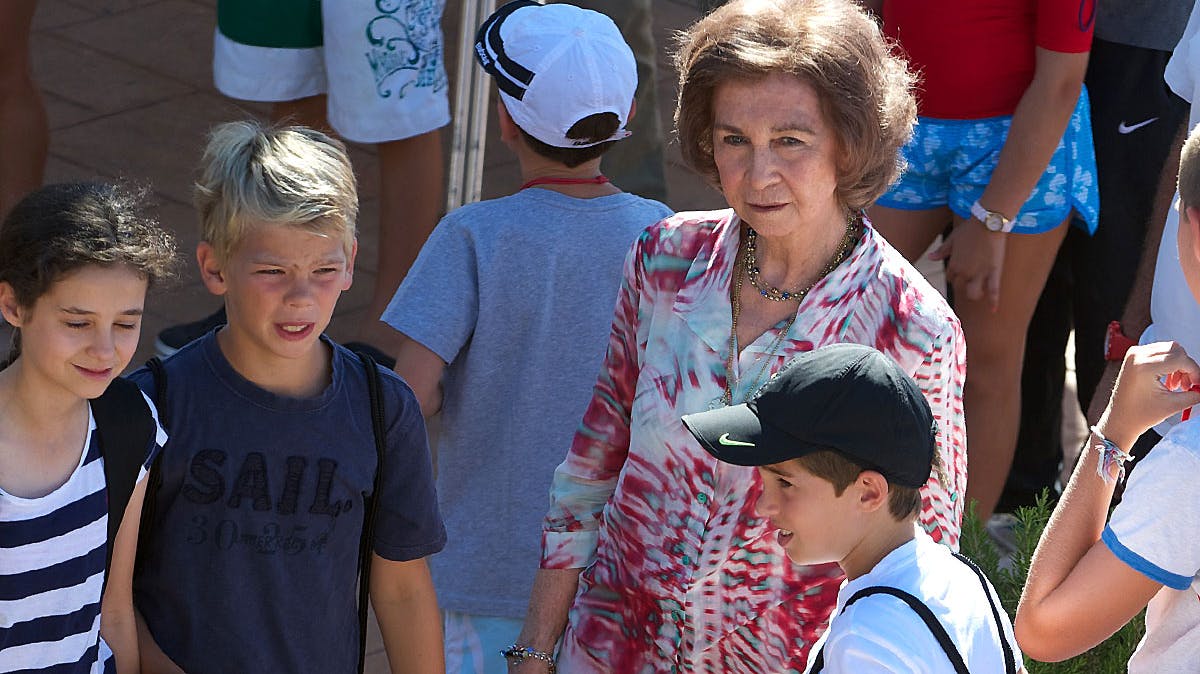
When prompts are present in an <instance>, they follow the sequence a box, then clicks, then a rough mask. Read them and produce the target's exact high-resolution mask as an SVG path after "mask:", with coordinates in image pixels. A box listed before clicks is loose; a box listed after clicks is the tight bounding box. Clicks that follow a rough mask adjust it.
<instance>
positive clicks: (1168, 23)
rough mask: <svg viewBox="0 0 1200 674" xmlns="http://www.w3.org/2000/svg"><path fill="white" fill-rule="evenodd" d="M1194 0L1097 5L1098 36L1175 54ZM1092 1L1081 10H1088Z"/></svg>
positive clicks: (1113, 0)
mask: <svg viewBox="0 0 1200 674" xmlns="http://www.w3.org/2000/svg"><path fill="white" fill-rule="evenodd" d="M1193 2H1194V0H1104V1H1101V2H1096V3H1095V7H1096V32H1095V36H1096V37H1098V38H1100V39H1101V40H1105V41H1107V42H1116V43H1117V44H1126V45H1131V46H1134V47H1142V48H1144V49H1157V50H1159V51H1174V49H1175V45H1176V44H1177V43H1178V42H1179V38H1180V37H1182V36H1183V27H1184V26H1186V25H1187V21H1188V14H1190V13H1191V11H1192V3H1193ZM1089 5H1091V3H1090V2H1086V3H1084V4H1083V5H1081V7H1080V11H1087V10H1088V9H1089V7H1088V6H1089Z"/></svg>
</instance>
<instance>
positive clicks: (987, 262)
mask: <svg viewBox="0 0 1200 674" xmlns="http://www.w3.org/2000/svg"><path fill="white" fill-rule="evenodd" d="M1007 237H1008V235H1007V234H1005V233H1003V232H992V231H989V230H988V228H987V227H985V226H984V224H983V223H982V222H980V221H978V220H976V219H975V218H967V219H966V220H964V221H963V223H962V224H960V225H958V226H957V227H955V228H954V229H953V230H951V232H950V235H949V236H947V237H946V240H945V241H943V242H942V245H940V246H938V248H937V250H935V251H933V252H932V253H930V254H929V259H931V260H946V261H947V262H946V281H947V282H949V283H950V284H952V285H953V286H954V289H955V290H957V291H959V292H961V293H963V294H965V295H966V296H967V299H969V300H971V301H972V302H978V301H980V300H983V299H985V298H986V299H987V302H988V306H990V307H991V309H992V311H996V310H997V309H998V308H999V307H1000V272H1001V270H1002V269H1003V268H1004V243H1005V241H1006V240H1007Z"/></svg>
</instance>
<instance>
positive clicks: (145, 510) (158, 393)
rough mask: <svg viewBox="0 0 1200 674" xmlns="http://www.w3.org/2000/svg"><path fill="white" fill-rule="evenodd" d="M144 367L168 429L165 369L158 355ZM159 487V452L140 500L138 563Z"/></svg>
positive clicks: (161, 420) (151, 528) (150, 530)
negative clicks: (143, 497) (140, 517)
mask: <svg viewBox="0 0 1200 674" xmlns="http://www.w3.org/2000/svg"><path fill="white" fill-rule="evenodd" d="M146 369H147V370H149V371H150V378H151V379H153V380H154V407H155V409H157V410H158V421H159V423H160V424H162V426H163V428H167V429H170V428H171V425H170V422H169V421H168V420H167V414H168V411H167V370H166V368H164V367H163V362H162V359H161V358H159V357H158V356H154V357H153V358H151V359H150V360H148V361H146ZM168 432H169V431H168ZM160 487H162V455H161V454H160V455H159V457H158V458H157V459H155V461H154V463H151V464H150V474H149V475H148V476H147V477H146V496H145V499H144V500H143V501H142V521H141V526H140V527H139V528H138V555H137V561H138V564H139V565H140V564H141V562H142V556H143V552H142V551H143V550H145V549H146V545H147V541H149V540H150V537H151V536H152V535H153V534H154V527H155V524H156V522H155V520H156V516H157V508H158V491H159V488H160Z"/></svg>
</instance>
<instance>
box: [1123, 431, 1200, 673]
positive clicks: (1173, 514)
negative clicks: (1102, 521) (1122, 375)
mask: <svg viewBox="0 0 1200 674" xmlns="http://www.w3.org/2000/svg"><path fill="white" fill-rule="evenodd" d="M1198 477H1200V421H1189V422H1187V423H1181V424H1178V425H1176V426H1175V427H1174V428H1173V429H1171V432H1170V433H1168V434H1167V435H1166V436H1165V437H1164V438H1163V439H1162V441H1161V442H1159V443H1158V444H1157V445H1155V447H1154V449H1153V450H1151V452H1150V453H1149V454H1148V455H1146V458H1145V459H1143V460H1142V461H1141V462H1140V463H1139V464H1138V466H1137V470H1135V471H1133V472H1132V473H1131V474H1130V476H1129V484H1128V485H1126V487H1125V495H1124V496H1123V497H1122V498H1121V504H1120V505H1118V506H1117V509H1116V510H1115V511H1113V515H1112V519H1111V520H1110V521H1109V523H1108V526H1107V527H1105V529H1104V533H1103V534H1102V536H1101V540H1103V541H1104V543H1105V545H1107V546H1108V549H1109V550H1111V551H1112V553H1113V554H1114V555H1116V556H1117V558H1118V559H1120V560H1122V561H1124V562H1125V563H1126V564H1128V565H1129V566H1131V567H1133V568H1134V569H1136V570H1137V571H1139V572H1141V573H1143V574H1145V575H1146V577H1148V578H1150V579H1151V580H1155V581H1158V582H1159V583H1162V584H1163V588H1162V589H1161V590H1159V591H1158V594H1156V595H1154V598H1153V599H1151V600H1150V604H1149V606H1147V607H1146V636H1145V637H1143V638H1142V642H1141V643H1140V644H1138V647H1137V650H1136V651H1134V653H1133V657H1132V658H1130V660H1129V671H1130V672H1131V674H1137V673H1138V672H1155V673H1160V674H1171V673H1172V672H1179V673H1180V674H1182V673H1183V672H1189V673H1192V672H1196V671H1200V492H1197V491H1196V480H1197V478H1198Z"/></svg>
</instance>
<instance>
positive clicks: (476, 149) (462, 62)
mask: <svg viewBox="0 0 1200 674" xmlns="http://www.w3.org/2000/svg"><path fill="white" fill-rule="evenodd" d="M462 7H463V11H462V22H461V24H460V25H461V30H460V36H461V37H460V39H459V44H458V73H457V76H456V77H455V78H454V80H455V81H454V92H455V96H454V127H453V128H454V131H453V135H452V136H451V140H450V173H449V176H448V182H447V188H446V211H447V212H449V211H452V210H454V209H456V208H458V207H459V206H462V205H463V204H469V203H472V202H475V201H479V199H480V196H481V195H482V192H483V151H484V146H485V145H486V140H487V120H488V109H487V103H488V80H487V74H486V73H484V72H483V69H482V68H479V67H478V66H477V65H476V63H475V31H476V29H477V28H478V27H479V24H480V23H482V22H483V20H484V19H486V18H487V17H488V16H490V15H491V13H492V11H493V9H494V8H495V0H463V1H462Z"/></svg>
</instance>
